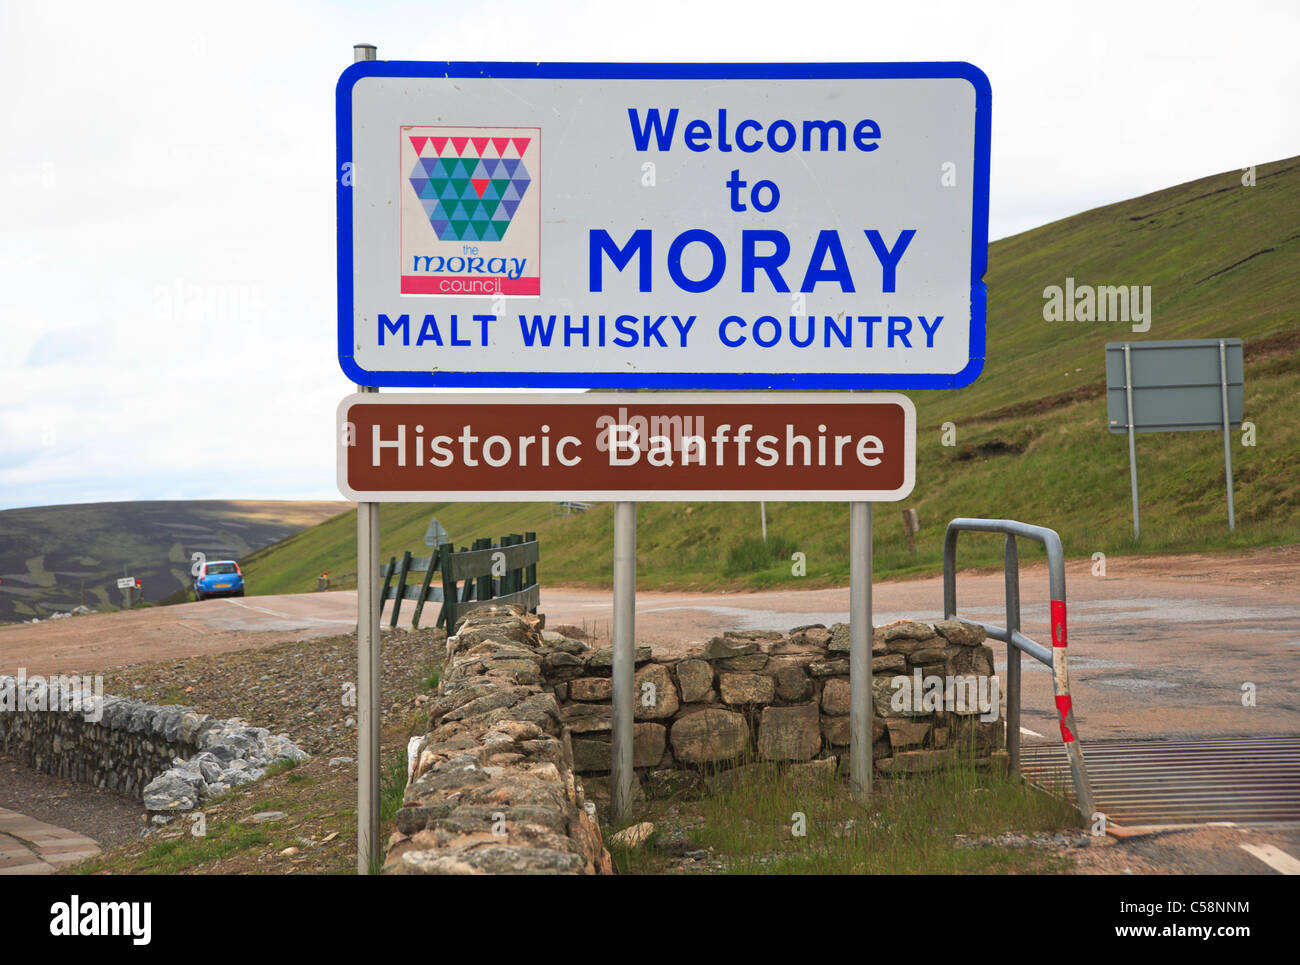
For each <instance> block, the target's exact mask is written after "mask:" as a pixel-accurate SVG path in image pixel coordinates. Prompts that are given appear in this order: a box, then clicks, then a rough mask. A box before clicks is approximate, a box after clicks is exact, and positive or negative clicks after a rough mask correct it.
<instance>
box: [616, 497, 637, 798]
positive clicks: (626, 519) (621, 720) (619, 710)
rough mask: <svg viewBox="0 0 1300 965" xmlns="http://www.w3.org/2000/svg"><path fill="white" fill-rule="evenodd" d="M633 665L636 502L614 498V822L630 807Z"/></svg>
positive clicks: (634, 699) (634, 657)
mask: <svg viewBox="0 0 1300 965" xmlns="http://www.w3.org/2000/svg"><path fill="white" fill-rule="evenodd" d="M635 667H636V503H630V502H618V503H615V504H614V670H613V673H614V680H613V689H614V693H613V711H614V721H613V728H612V729H613V734H612V742H613V750H612V755H613V756H612V760H611V767H612V769H611V774H610V782H611V784H612V785H613V787H612V795H613V805H614V820H615V822H621V821H623V820H625V819H626V818H627V816H628V814H629V812H630V810H631V807H632V781H633V779H634V776H635V774H634V771H633V769H632V735H633V728H634V727H635V724H634V723H633V706H634V704H635V701H636V694H635V693H634V692H633V690H634V689H635V683H634V680H633V676H634V674H635Z"/></svg>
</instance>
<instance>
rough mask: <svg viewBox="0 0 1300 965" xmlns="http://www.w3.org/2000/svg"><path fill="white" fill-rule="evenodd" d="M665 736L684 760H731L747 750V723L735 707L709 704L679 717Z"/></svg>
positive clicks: (706, 762)
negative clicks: (733, 708) (713, 706)
mask: <svg viewBox="0 0 1300 965" xmlns="http://www.w3.org/2000/svg"><path fill="white" fill-rule="evenodd" d="M768 679H769V680H770V679H771V678H770V677H769V678H768ZM668 739H669V742H670V744H671V745H672V750H673V755H674V756H675V757H676V758H677V760H679V761H681V762H683V763H686V764H709V763H715V762H718V761H728V760H734V759H735V758H737V757H740V756H741V755H743V754H744V753H746V752H747V751H748V750H749V724H748V723H747V722H746V721H745V718H744V717H743V716H742V715H741V714H738V713H736V712H735V711H732V710H723V709H721V708H708V709H706V710H698V711H696V712H695V713H692V714H687V715H686V716H685V717H679V718H678V719H677V720H676V721H674V722H673V725H672V730H670V731H669V736H668Z"/></svg>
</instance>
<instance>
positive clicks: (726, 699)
mask: <svg viewBox="0 0 1300 965" xmlns="http://www.w3.org/2000/svg"><path fill="white" fill-rule="evenodd" d="M984 641H985V632H984V629H983V628H982V627H979V626H975V625H972V624H968V623H963V622H960V621H956V620H945V621H941V622H939V623H934V624H928V623H917V622H914V621H911V620H900V621H897V622H895V623H891V624H888V625H886V626H882V627H876V628H875V630H874V633H873V634H872V646H871V663H872V700H873V705H874V716H873V720H872V727H873V729H872V739H873V747H872V753H873V760H874V763H875V768H876V770H877V771H878V772H880V773H882V774H898V773H911V772H916V771H924V770H931V769H934V768H937V767H943V766H945V765H946V764H948V763H950V762H951V761H952V760H953V759H954V758H955V757H957V756H961V755H964V756H968V757H974V758H976V759H977V760H987V759H988V758H990V757H991V756H992V755H994V754H995V752H996V751H997V749H998V748H1000V747H1002V746H1004V736H1005V735H1004V730H1003V721H1002V715H1001V712H1000V710H999V708H998V698H999V690H998V684H997V678H996V675H995V674H994V663H993V651H992V649H990V648H989V647H988V646H986V645H985V642H984ZM550 646H551V650H550V652H549V653H548V654H547V656H546V657H545V658H544V659H543V661H542V674H543V680H544V682H545V684H546V686H547V687H548V688H549V690H550V692H551V693H553V694H554V695H555V698H556V701H557V703H558V704H559V708H560V716H561V719H562V721H563V722H564V724H565V725H567V727H568V729H569V731H570V732H571V733H572V746H573V755H574V766H575V768H576V770H577V771H578V773H580V774H584V775H601V774H605V773H607V772H608V771H609V769H610V736H611V729H612V724H613V719H612V711H611V706H610V699H611V693H612V682H611V680H610V674H611V670H612V652H611V651H610V650H609V649H608V648H605V649H600V650H594V651H592V650H587V649H585V647H584V646H583V645H582V644H581V643H579V642H577V641H573V640H564V639H563V638H559V639H553V640H552V641H551V644H550ZM635 659H636V675H635V686H634V689H633V693H634V695H635V725H634V736H633V766H634V767H635V768H636V769H637V771H638V777H639V780H640V783H641V791H642V792H645V793H649V794H650V795H652V796H654V795H657V794H661V793H662V794H666V793H674V792H676V791H679V790H681V789H682V788H683V787H690V786H692V784H693V783H698V781H697V778H698V776H699V774H700V772H702V771H708V770H712V769H717V768H725V767H729V766H732V765H735V764H738V763H744V762H746V761H753V760H765V761H784V762H809V761H818V760H820V761H829V762H834V761H835V760H836V759H837V758H838V756H839V755H841V754H847V751H848V745H849V627H848V625H847V624H836V625H835V626H833V627H829V628H828V627H826V626H824V625H822V624H815V625H811V626H803V627H796V628H795V629H793V630H791V631H790V632H789V633H784V634H783V633H777V632H774V631H752V632H729V633H726V634H724V635H723V636H721V637H714V638H713V639H712V640H710V641H709V642H708V643H707V644H705V645H703V646H701V647H698V648H696V649H695V650H694V651H693V652H691V653H689V654H687V655H686V656H685V657H682V658H675V659H656V658H655V657H653V656H652V654H651V652H650V648H649V647H638V648H637V650H636V658H635ZM903 678H906V683H905V684H904V681H903ZM981 718H996V719H981ZM588 784H589V786H590V789H591V793H592V794H593V796H595V797H596V798H600V799H602V800H603V799H604V798H605V796H606V795H607V788H605V787H604V786H603V784H602V780H601V779H600V778H599V777H588Z"/></svg>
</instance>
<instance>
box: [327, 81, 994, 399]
mask: <svg viewBox="0 0 1300 965" xmlns="http://www.w3.org/2000/svg"><path fill="white" fill-rule="evenodd" d="M990 104H991V93H990V89H989V84H988V80H987V78H986V77H985V76H984V74H983V73H981V72H980V71H979V70H978V69H977V68H975V67H973V66H971V65H969V64H965V63H933V64H925V63H920V64H798V65H758V64H722V65H701V64H691V65H685V64H540V65H532V64H494V63H483V64H467V63H417V62H396V61H393V62H386V61H363V62H361V63H357V64H354V65H353V66H352V67H349V68H348V69H347V70H346V71H344V73H343V75H342V77H341V78H340V80H339V84H338V89H337V111H338V172H337V176H338V227H339V259H338V261H339V279H338V282H339V361H340V364H341V365H342V367H343V370H344V372H346V373H347V375H348V376H349V377H350V378H351V379H352V380H353V381H355V382H358V383H360V384H363V385H372V386H407V387H433V386H448V387H453V386H454V387H470V386H483V387H496V388H504V387H574V388H582V387H610V388H618V387H622V388H678V389H702V388H712V389H722V388H731V389H769V388H782V389H831V388H839V389H845V388H859V389H938V388H956V387H960V386H963V385H967V384H969V383H970V382H972V381H973V380H974V379H975V378H976V377H977V376H978V375H979V372H980V369H981V368H982V366H983V357H984V306H985V294H984V286H983V283H982V281H981V279H982V276H983V274H984V269H985V253H986V249H987V242H988V183H989V121H990Z"/></svg>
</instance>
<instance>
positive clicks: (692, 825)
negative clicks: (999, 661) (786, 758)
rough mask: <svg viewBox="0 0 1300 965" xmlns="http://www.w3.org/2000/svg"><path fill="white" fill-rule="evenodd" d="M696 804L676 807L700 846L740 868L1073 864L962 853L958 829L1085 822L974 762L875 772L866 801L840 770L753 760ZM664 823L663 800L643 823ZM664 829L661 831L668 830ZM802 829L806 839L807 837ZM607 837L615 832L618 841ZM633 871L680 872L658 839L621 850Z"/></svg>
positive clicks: (963, 869) (980, 851) (1023, 852)
mask: <svg viewBox="0 0 1300 965" xmlns="http://www.w3.org/2000/svg"><path fill="white" fill-rule="evenodd" d="M743 775H744V776H743V777H740V778H739V779H737V780H735V781H733V782H728V783H727V784H726V785H725V786H723V787H720V788H718V789H717V790H715V791H713V792H712V793H710V794H709V795H708V796H707V797H705V798H703V799H702V800H700V801H698V802H693V803H689V804H683V805H678V806H677V814H676V816H675V817H674V818H673V819H672V820H674V821H680V822H682V823H684V824H688V825H689V831H688V833H689V835H690V837H691V840H692V842H693V843H694V844H695V846H696V847H698V848H700V849H708V850H710V851H711V852H712V855H713V856H714V857H715V858H716V859H719V860H722V861H723V862H724V866H725V867H724V870H725V871H726V872H727V873H731V874H1005V873H1042V872H1052V871H1064V870H1066V869H1067V867H1068V862H1067V861H1063V860H1062V859H1059V858H1054V857H1051V856H1050V855H1048V854H1046V853H1044V852H1042V851H1038V850H1035V849H1032V848H1025V849H1011V848H1001V847H975V848H964V847H958V846H957V845H956V841H957V837H956V836H957V835H966V836H968V837H972V838H973V837H978V836H981V835H997V834H1000V833H1002V832H1007V831H1016V832H1033V831H1058V830H1061V829H1078V828H1079V815H1078V812H1077V811H1075V810H1074V809H1073V808H1071V807H1070V806H1069V805H1067V804H1065V803H1064V802H1063V801H1061V800H1059V799H1057V798H1053V797H1049V796H1048V795H1046V794H1044V793H1042V792H1041V791H1039V790H1037V789H1035V788H1033V787H1031V786H1029V785H1027V784H1024V783H1023V782H1020V781H1018V780H1013V779H1010V778H1007V777H1005V776H1001V775H997V774H994V773H983V772H979V771H977V770H975V768H974V767H973V766H972V765H970V764H965V765H958V766H955V767H953V768H952V769H950V770H945V771H939V772H935V773H932V774H926V775H915V776H912V777H908V778H906V779H902V778H896V779H882V778H877V779H876V780H875V781H874V782H873V788H872V794H871V797H870V799H869V801H868V802H867V803H865V804H859V803H858V802H856V801H854V799H853V798H852V796H851V795H850V793H849V788H848V784H847V782H846V781H845V780H844V779H843V778H842V777H840V778H837V777H834V776H833V775H821V776H817V777H811V778H810V777H800V776H796V772H794V771H789V770H787V771H784V772H783V771H781V770H780V769H778V768H777V767H775V766H767V767H761V766H760V767H753V766H751V767H746V768H745V769H744V771H743ZM647 819H648V820H662V815H661V814H660V813H659V812H658V810H657V809H655V808H654V807H653V806H651V808H650V809H649V810H647V811H646V812H645V813H644V814H642V815H638V816H637V817H636V818H634V819H633V823H635V821H639V820H647ZM658 827H659V826H658V825H657V826H656V833H658ZM799 831H802V832H803V833H802V834H799V833H797V832H799ZM608 837H609V836H608V835H607V839H608ZM611 856H612V857H613V858H614V860H615V863H616V865H617V867H618V869H619V870H620V871H621V872H624V873H632V874H638V873H671V872H672V871H673V868H674V865H675V862H674V860H673V859H671V858H666V857H664V856H662V855H659V854H657V853H656V851H655V848H654V841H653V839H652V840H651V842H650V843H649V844H648V845H647V846H643V847H642V848H640V849H637V850H635V851H629V850H627V849H623V848H613V849H611Z"/></svg>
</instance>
